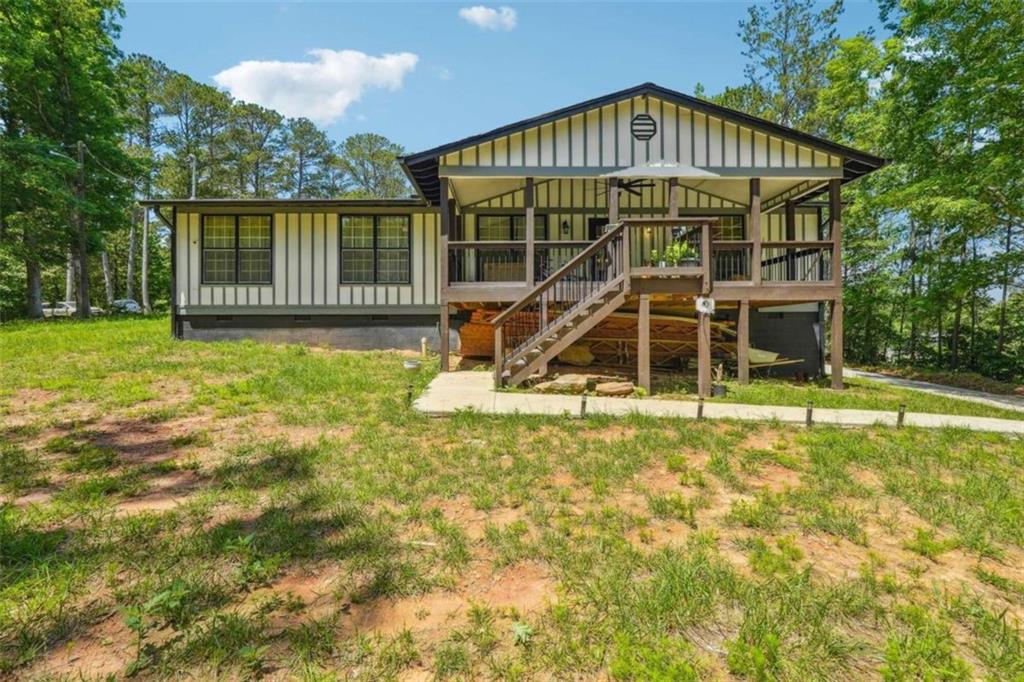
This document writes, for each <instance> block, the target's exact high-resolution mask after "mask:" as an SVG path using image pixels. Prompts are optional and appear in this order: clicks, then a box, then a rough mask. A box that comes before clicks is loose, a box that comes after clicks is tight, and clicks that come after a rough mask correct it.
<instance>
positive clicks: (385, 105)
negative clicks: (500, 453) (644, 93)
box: [119, 0, 878, 152]
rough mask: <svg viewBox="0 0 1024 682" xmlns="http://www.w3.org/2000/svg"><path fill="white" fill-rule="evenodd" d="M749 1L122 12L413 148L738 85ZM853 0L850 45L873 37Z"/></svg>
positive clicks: (182, 56)
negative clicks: (619, 102) (639, 100)
mask: <svg viewBox="0 0 1024 682" xmlns="http://www.w3.org/2000/svg"><path fill="white" fill-rule="evenodd" d="M748 5H749V3H746V2H723V1H715V2H710V1H709V2H681V3H667V2H663V3H650V4H648V3H621V4H620V3H609V2H602V3H589V2H564V3H539V2H534V3H500V2H499V3H486V4H477V3H476V2H474V1H472V0H471V1H470V2H464V3H441V2H436V3H435V2H419V3H390V2H380V3H373V4H369V3H366V4H364V3H343V2H142V1H135V2H133V1H131V0H128V1H127V2H126V16H125V17H124V19H123V20H122V28H121V36H120V39H119V45H120V48H121V49H122V50H123V51H124V52H125V53H126V54H130V53H135V52H140V53H144V54H148V55H150V56H152V57H154V58H156V59H159V60H160V61H162V62H164V63H165V64H167V66H169V67H170V68H172V69H175V70H177V71H181V72H184V73H187V74H188V75H189V76H191V77H192V78H194V79H196V80H197V81H200V82H203V83H207V84H210V85H213V86H216V87H219V88H221V89H223V90H226V91H228V92H230V93H231V94H232V95H233V96H235V97H236V98H238V99H242V100H245V101H251V102H256V103H258V104H262V105H264V106H269V107H272V108H274V109H277V110H278V111H280V112H281V113H283V114H285V115H288V116H306V117H307V118H311V119H313V120H314V121H316V122H317V123H318V124H319V125H320V126H321V127H322V128H324V129H325V130H327V132H328V133H329V134H330V136H331V137H332V138H334V139H336V140H341V139H343V138H345V137H347V136H348V135H351V134H353V133H359V132H374V133H379V134H382V135H384V136H386V137H388V138H390V139H391V140H393V141H395V142H397V143H399V144H401V145H402V146H403V147H405V149H406V151H407V152H416V151H422V150H425V149H428V148H430V147H434V146H437V145H440V144H444V143H446V142H451V141H454V140H457V139H460V138H462V137H466V136H468V135H472V134H475V133H479V132H484V131H486V130H490V129H492V128H496V127H498V126H501V125H505V124H507V123H512V122H515V121H518V120H520V119H524V118H528V117H531V116H535V115H538V114H542V113H544V112H547V111H551V110H553V109H557V108H560V107H563V106H568V105H571V104H575V103H576V102H580V101H582V100H586V99H590V98H592V97H598V96H600V95H604V94H607V93H610V92H613V91H615V90H620V89H623V88H627V87H631V86H634V85H638V84H640V83H644V82H647V81H652V82H654V83H657V84H659V85H662V86H665V87H668V88H672V89H675V90H680V91H682V92H686V93H692V92H693V91H694V88H695V87H696V85H697V84H698V83H702V84H703V85H704V87H705V88H706V89H707V91H708V92H712V93H714V92H718V91H720V90H721V89H723V88H724V87H726V86H728V85H737V84H739V83H741V82H742V81H743V66H744V63H745V58H744V57H743V55H742V51H743V45H742V43H741V42H740V40H739V37H738V36H737V31H738V22H739V20H740V19H741V18H743V17H744V16H746V12H747V7H748ZM877 25H878V12H877V5H876V4H875V3H874V2H867V1H865V0H859V1H858V0H847V3H846V9H845V12H844V13H843V16H842V18H841V20H840V26H839V30H840V34H841V35H843V36H848V35H853V34H854V33H856V32H858V31H861V30H865V29H868V28H872V27H874V28H875V29H876V30H877Z"/></svg>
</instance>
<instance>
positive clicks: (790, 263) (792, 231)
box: [786, 199, 796, 282]
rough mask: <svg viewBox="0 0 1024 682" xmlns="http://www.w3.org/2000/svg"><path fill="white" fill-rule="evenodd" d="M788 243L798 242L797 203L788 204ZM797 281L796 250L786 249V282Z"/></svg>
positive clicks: (790, 202)
mask: <svg viewBox="0 0 1024 682" xmlns="http://www.w3.org/2000/svg"><path fill="white" fill-rule="evenodd" d="M786 241H788V242H792V241H796V203H795V202H793V200H792V199H790V200H789V201H787V202H786ZM795 279H796V249H786V281H788V282H792V281H793V280H795Z"/></svg>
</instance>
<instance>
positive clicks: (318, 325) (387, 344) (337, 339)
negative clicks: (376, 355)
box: [178, 314, 458, 351]
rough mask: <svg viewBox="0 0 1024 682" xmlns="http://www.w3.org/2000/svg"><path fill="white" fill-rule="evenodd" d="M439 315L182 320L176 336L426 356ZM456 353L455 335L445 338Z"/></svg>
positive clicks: (435, 343) (435, 344)
mask: <svg viewBox="0 0 1024 682" xmlns="http://www.w3.org/2000/svg"><path fill="white" fill-rule="evenodd" d="M438 320H439V316H438V315H315V314H310V315H304V314H295V315H280V314H277V315H267V314H244V315H240V314H227V315H225V314H218V315H182V316H180V317H179V327H178V328H179V330H180V336H181V338H183V339H188V340H196V341H237V340H242V339H253V340H256V341H268V342H271V343H303V344H310V345H324V346H330V347H333V348H340V349H346V350H391V349H395V350H419V349H420V344H421V340H422V339H424V338H425V339H426V340H427V346H428V348H429V349H431V350H434V351H436V350H438V349H439V348H440V346H441V344H440V338H439V335H438ZM449 335H450V344H451V345H450V347H451V348H457V344H458V332H457V331H456V329H454V328H453V329H452V330H450V332H449Z"/></svg>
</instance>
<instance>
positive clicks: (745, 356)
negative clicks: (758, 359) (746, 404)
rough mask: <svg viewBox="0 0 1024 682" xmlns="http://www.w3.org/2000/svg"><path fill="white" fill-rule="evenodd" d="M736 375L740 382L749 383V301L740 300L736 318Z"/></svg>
mask: <svg viewBox="0 0 1024 682" xmlns="http://www.w3.org/2000/svg"><path fill="white" fill-rule="evenodd" d="M736 332H737V333H736V375H737V379H739V382H740V383H741V384H749V383H750V302H749V301H740V302H739V310H738V317H737V319H736Z"/></svg>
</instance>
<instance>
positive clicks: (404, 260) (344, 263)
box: [341, 215, 411, 284]
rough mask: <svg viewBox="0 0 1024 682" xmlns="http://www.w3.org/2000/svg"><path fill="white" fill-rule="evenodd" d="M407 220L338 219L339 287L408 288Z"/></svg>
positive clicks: (377, 217) (380, 217)
mask: <svg viewBox="0 0 1024 682" xmlns="http://www.w3.org/2000/svg"><path fill="white" fill-rule="evenodd" d="M410 242H411V239H410V237H409V216H407V215H345V216H341V283H342V284H408V283H409V279H410V278H409V263H410V254H409V245H410Z"/></svg>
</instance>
